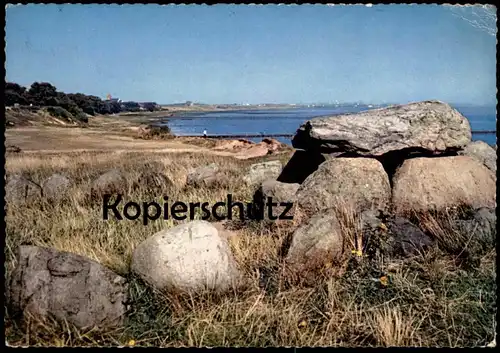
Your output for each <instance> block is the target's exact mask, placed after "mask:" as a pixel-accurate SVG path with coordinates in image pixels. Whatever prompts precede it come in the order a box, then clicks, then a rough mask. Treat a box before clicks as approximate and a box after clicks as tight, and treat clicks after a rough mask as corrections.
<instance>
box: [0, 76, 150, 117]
mask: <svg viewBox="0 0 500 353" xmlns="http://www.w3.org/2000/svg"><path fill="white" fill-rule="evenodd" d="M5 104H6V106H15V105H16V104H18V105H20V106H21V105H24V106H31V105H32V106H35V107H44V108H47V111H48V112H49V113H50V114H51V115H53V116H56V117H62V118H72V117H73V118H75V119H77V120H80V121H82V122H88V118H87V117H88V116H87V114H88V115H92V116H93V115H96V114H116V113H120V112H125V111H139V110H141V105H140V104H139V103H136V102H124V103H120V102H117V101H114V100H111V101H108V100H102V99H101V98H99V97H97V96H91V95H86V94H83V93H64V92H59V91H57V89H56V87H54V86H53V85H51V84H50V83H47V82H35V83H33V84H32V85H31V86H30V87H29V89H27V88H26V87H23V86H21V85H19V84H17V83H13V82H6V83H5ZM142 108H143V109H145V110H149V111H154V110H156V108H157V105H156V103H154V102H151V103H145V104H143V106H142Z"/></svg>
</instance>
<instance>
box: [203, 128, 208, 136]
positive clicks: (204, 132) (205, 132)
mask: <svg viewBox="0 0 500 353" xmlns="http://www.w3.org/2000/svg"><path fill="white" fill-rule="evenodd" d="M203 137H207V129H205V130H203Z"/></svg>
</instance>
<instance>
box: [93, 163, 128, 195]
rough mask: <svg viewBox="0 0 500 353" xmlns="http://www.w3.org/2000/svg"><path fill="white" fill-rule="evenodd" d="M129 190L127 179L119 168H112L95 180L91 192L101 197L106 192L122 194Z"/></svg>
mask: <svg viewBox="0 0 500 353" xmlns="http://www.w3.org/2000/svg"><path fill="white" fill-rule="evenodd" d="M125 191H127V179H126V178H125V177H124V176H123V174H122V172H120V171H119V170H118V169H111V170H109V171H107V172H105V173H103V174H101V175H100V176H99V177H98V178H97V179H95V180H94V182H93V183H92V187H91V194H92V195H93V196H96V197H100V196H102V195H105V194H122V193H124V192H125Z"/></svg>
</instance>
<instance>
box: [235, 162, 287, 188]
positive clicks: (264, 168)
mask: <svg viewBox="0 0 500 353" xmlns="http://www.w3.org/2000/svg"><path fill="white" fill-rule="evenodd" d="M282 169H283V165H282V164H281V162H280V161H269V162H263V163H256V164H252V165H251V166H250V170H249V171H248V173H247V174H246V175H245V176H244V177H243V180H244V181H245V182H246V183H247V184H248V185H255V184H259V183H262V182H263V181H264V180H266V179H276V178H277V177H278V176H279V175H280V173H281V170H282Z"/></svg>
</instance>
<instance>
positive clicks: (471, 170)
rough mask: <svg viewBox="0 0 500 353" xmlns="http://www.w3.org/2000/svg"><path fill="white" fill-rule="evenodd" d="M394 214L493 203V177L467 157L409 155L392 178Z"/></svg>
mask: <svg viewBox="0 0 500 353" xmlns="http://www.w3.org/2000/svg"><path fill="white" fill-rule="evenodd" d="M392 202H393V207H394V211H395V212H396V213H407V212H410V211H430V210H434V211H441V210H445V209H446V208H451V207H458V206H469V207H473V208H480V207H493V208H494V207H495V206H496V176H495V174H493V173H492V172H491V170H489V169H488V168H486V167H485V166H484V165H483V164H482V163H481V162H478V161H477V160H475V159H473V158H470V157H467V156H454V157H438V158H412V159H408V160H406V161H405V162H404V163H403V165H402V166H401V167H400V168H399V169H398V170H397V172H396V174H395V175H394V178H393V188H392Z"/></svg>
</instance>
